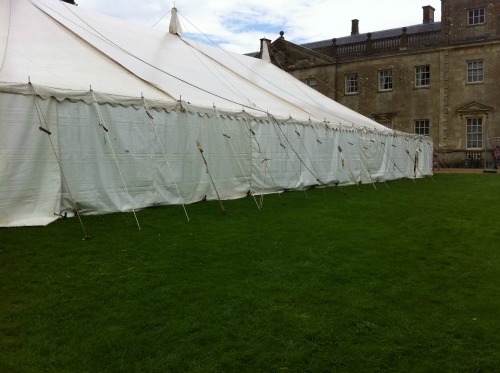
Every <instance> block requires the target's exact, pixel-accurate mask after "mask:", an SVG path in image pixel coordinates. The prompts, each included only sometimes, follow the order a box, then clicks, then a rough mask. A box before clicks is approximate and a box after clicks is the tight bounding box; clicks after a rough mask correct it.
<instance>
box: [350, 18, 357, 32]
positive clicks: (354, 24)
mask: <svg viewBox="0 0 500 373" xmlns="http://www.w3.org/2000/svg"><path fill="white" fill-rule="evenodd" d="M351 22H352V25H351V35H358V34H359V19H353V20H352V21H351Z"/></svg>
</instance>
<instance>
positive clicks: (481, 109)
mask: <svg viewBox="0 0 500 373" xmlns="http://www.w3.org/2000/svg"><path fill="white" fill-rule="evenodd" d="M492 110H493V108H492V107H490V106H486V105H483V104H481V103H479V102H475V101H472V102H470V103H468V104H467V105H464V106H462V107H461V108H459V109H458V110H457V113H458V114H460V118H462V117H463V116H464V115H485V116H486V117H487V116H488V113H489V112H490V111H492Z"/></svg>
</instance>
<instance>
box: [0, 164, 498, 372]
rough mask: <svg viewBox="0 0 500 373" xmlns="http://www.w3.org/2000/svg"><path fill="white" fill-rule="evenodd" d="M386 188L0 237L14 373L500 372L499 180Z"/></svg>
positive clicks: (7, 368)
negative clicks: (224, 211) (259, 206)
mask: <svg viewBox="0 0 500 373" xmlns="http://www.w3.org/2000/svg"><path fill="white" fill-rule="evenodd" d="M387 186H388V187H386V185H385V184H377V188H378V190H374V188H373V187H372V186H371V185H362V186H360V187H359V188H358V187H356V186H351V187H344V188H342V190H343V191H344V192H346V195H342V194H340V193H338V190H335V189H328V190H321V189H317V190H309V191H307V195H306V193H304V192H290V193H285V194H283V195H282V196H281V198H279V197H278V196H277V195H270V196H265V197H264V208H263V209H262V210H261V211H258V210H257V208H256V205H255V202H254V201H253V200H252V199H251V198H245V199H242V200H235V201H224V206H225V207H226V209H227V210H229V213H228V214H226V215H222V214H221V213H220V209H219V206H218V203H217V202H201V203H197V204H194V205H189V206H187V210H188V213H189V215H190V217H191V222H189V223H188V222H187V221H186V219H185V216H184V213H183V210H182V208H181V207H179V206H169V207H162V208H152V209H146V210H142V211H139V212H138V213H137V216H138V219H139V222H140V224H141V227H142V230H140V231H139V230H138V229H137V226H136V224H135V220H134V217H133V215H132V214H130V213H121V214H111V215H101V216H84V217H83V222H84V224H85V228H86V230H87V231H88V233H89V234H90V235H91V236H92V239H91V240H89V241H83V240H82V237H83V233H82V229H81V227H80V226H79V223H78V221H77V220H76V219H64V220H59V221H57V222H55V223H53V224H51V225H49V226H47V227H31V228H9V229H0V249H1V250H2V251H3V252H2V253H0V372H139V371H140V372H149V371H157V372H233V371H237V372H242V371H248V372H332V371H338V372H390V371H394V372H498V371H499V370H500V348H499V346H500V323H499V316H498V315H499V314H500V313H499V310H500V296H499V294H500V273H499V272H500V250H499V249H500V232H499V229H498V227H499V206H498V205H499V204H498V201H499V194H498V193H499V191H500V177H498V175H492V174H476V175H457V174H441V175H436V176H434V177H433V178H426V179H420V180H417V181H416V184H415V183H413V182H412V181H410V180H400V181H394V182H390V183H388V184H387ZM283 203H284V204H283Z"/></svg>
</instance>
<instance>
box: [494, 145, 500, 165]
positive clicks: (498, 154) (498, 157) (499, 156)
mask: <svg viewBox="0 0 500 373" xmlns="http://www.w3.org/2000/svg"><path fill="white" fill-rule="evenodd" d="M499 161H500V146H499V145H497V146H496V148H495V149H493V164H494V167H495V169H497V168H498V162H499Z"/></svg>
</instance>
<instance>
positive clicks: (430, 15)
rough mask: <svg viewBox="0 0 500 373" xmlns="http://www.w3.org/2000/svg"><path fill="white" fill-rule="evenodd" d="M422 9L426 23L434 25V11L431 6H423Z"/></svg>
mask: <svg viewBox="0 0 500 373" xmlns="http://www.w3.org/2000/svg"><path fill="white" fill-rule="evenodd" d="M422 9H423V10H424V23H432V22H434V11H435V10H436V9H434V8H433V7H431V6H430V5H426V6H423V7H422Z"/></svg>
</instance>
